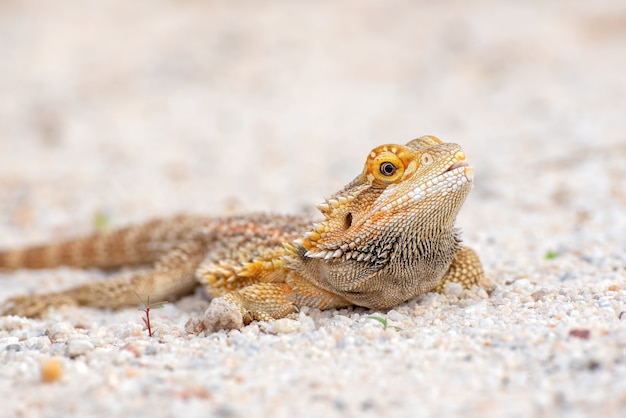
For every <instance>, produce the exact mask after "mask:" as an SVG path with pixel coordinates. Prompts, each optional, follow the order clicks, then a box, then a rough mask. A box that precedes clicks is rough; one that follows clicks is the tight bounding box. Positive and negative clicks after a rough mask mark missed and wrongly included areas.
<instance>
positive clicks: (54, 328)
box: [0, 0, 626, 417]
mask: <svg viewBox="0 0 626 418" xmlns="http://www.w3.org/2000/svg"><path fill="white" fill-rule="evenodd" d="M54 3H55V4H53V2H27V1H22V0H15V1H10V2H3V3H2V4H1V5H0V60H1V61H0V92H1V93H0V247H9V246H13V245H24V244H29V243H34V242H40V241H48V240H52V239H58V238H61V237H67V236H71V235H75V234H79V233H85V232H89V231H91V230H92V229H93V224H94V218H95V217H96V214H98V213H102V214H104V215H105V217H106V218H108V219H109V220H110V222H111V224H112V225H113V226H119V225H123V224H126V223H128V222H135V221H140V220H145V219H148V218H151V217H155V216H162V215H169V214H173V213H178V212H198V213H206V214H225V213H235V212H237V213H239V212H246V211H252V210H267V211H280V212H285V213H287V212H292V213H297V212H303V211H311V208H312V207H313V204H314V203H317V202H319V201H320V200H321V199H322V198H323V197H324V196H327V195H329V194H331V193H332V192H334V191H335V190H336V189H337V188H339V187H341V186H342V185H343V184H345V183H346V182H347V181H349V180H351V179H352V178H353V177H354V176H355V175H356V174H357V173H358V172H360V170H361V168H362V163H363V161H364V160H365V156H366V155H367V152H368V151H369V150H370V149H371V148H372V147H374V146H376V145H379V144H380V143H383V142H402V143H403V142H406V141H408V140H409V139H411V138H414V137H416V136H420V135H423V134H435V135H438V136H439V137H441V138H442V139H445V140H447V141H454V142H458V143H460V144H461V145H462V146H463V147H464V148H465V150H466V153H467V155H468V157H469V159H470V161H471V162H472V164H473V165H474V166H475V168H476V188H475V190H474V191H473V192H472V194H471V195H470V198H469V199H468V202H467V203H466V205H465V207H464V208H463V210H462V213H461V215H460V218H459V225H460V227H461V228H462V229H463V231H464V238H465V241H466V243H468V244H469V245H471V246H473V247H474V248H475V249H476V250H477V251H478V253H479V254H480V256H481V258H482V260H483V262H484V265H485V269H486V271H487V273H488V275H489V276H490V277H491V278H492V279H493V281H494V282H495V283H496V285H497V288H496V290H495V291H494V292H493V293H492V294H491V297H487V296H486V294H485V293H484V292H470V293H466V292H462V291H460V290H459V289H455V288H450V289H448V290H449V291H448V292H447V293H446V295H437V294H429V295H425V296H423V297H420V298H418V299H416V300H414V301H411V302H409V303H406V304H403V305H401V306H399V307H397V308H396V309H394V310H392V311H389V312H371V311H368V310H364V309H349V310H340V311H327V312H320V311H317V310H305V311H304V312H303V314H302V315H301V319H300V321H298V322H296V321H288V320H282V321H278V322H276V323H273V324H265V323H261V324H253V325H250V326H248V327H246V328H244V329H243V330H242V331H241V332H240V331H233V332H229V333H225V332H220V333H216V334H213V335H211V336H208V337H204V336H194V335H187V333H186V332H185V330H184V324H185V322H186V321H187V320H188V319H189V318H191V317H198V316H200V315H201V313H202V312H203V310H204V309H205V307H206V306H207V303H208V302H207V301H206V300H205V299H204V298H203V297H202V295H201V294H200V293H198V294H197V295H195V296H192V297H188V298H185V299H183V300H181V301H179V302H176V303H171V304H168V305H167V306H166V307H165V308H163V309H161V310H158V311H154V312H153V314H152V321H153V323H154V325H155V327H156V328H158V332H157V336H156V337H154V338H149V337H147V335H146V331H145V330H144V327H143V324H142V322H141V312H139V311H137V310H136V309H134V308H133V309H127V310H124V311H120V312H106V311H100V310H96V309H87V308H69V307H68V308H64V309H60V310H57V311H55V312H52V313H51V315H50V317H49V318H47V319H46V320H42V321H41V320H27V319H21V318H16V317H4V318H0V398H1V399H2V407H1V408H0V416H20V417H43V416H50V417H52V416H95V417H100V416H102V417H110V416H133V417H134V416H150V417H161V416H163V417H169V416H172V417H174V416H176V417H182V416H218V417H244V416H273V417H286V416H355V417H356V416H358V417H361V416H401V417H413V416H446V417H449V416H464V417H467V416H476V417H501V416H511V417H526V416H539V417H552V416H559V417H582V416H590V415H592V414H593V415H594V416H624V415H625V414H626V322H624V321H626V313H624V311H626V164H625V163H624V158H625V156H626V133H625V132H626V76H625V74H626V7H625V5H624V2H623V1H622V0H614V1H609V0H606V1H596V2H588V1H579V0H573V1H567V2H563V1H560V0H551V1H545V0H543V1H539V0H536V1H526V2H514V1H509V2H502V1H495V0H484V1H478V0H474V1H463V2H461V1H456V2H455V1H447V2H419V1H418V2H416V1H405V2H395V3H394V5H393V6H391V5H389V4H388V3H384V2H377V1H351V2H334V1H323V2H315V3H313V2H311V3H309V2H279V1H256V2H255V1H248V2H244V3H245V4H244V3H240V2H237V3H238V4H241V6H239V7H236V6H235V2H232V1H212V2H200V1H176V2H175V1H164V0H162V1H146V0H144V1H141V0H139V1H133V2H128V1H121V0H120V1H101V2H83V1H78V0H67V1H65V2H54ZM205 3H206V4H205ZM434 3H437V5H433V4H434ZM313 4H315V5H313ZM548 254H554V255H556V257H555V258H554V259H549V258H550V257H546V256H547V255H548ZM104 276H105V275H104V274H103V273H100V272H97V271H88V272H82V271H76V270H71V269H57V270H51V271H42V272H29V271H18V272H11V273H6V272H5V273H2V274H0V280H1V283H2V286H1V287H0V300H5V299H6V298H7V297H9V296H12V295H17V294H21V293H24V292H37V291H38V292H44V291H50V290H53V289H59V288H62V287H64V286H70V285H72V284H76V283H80V282H83V281H87V280H97V279H102V278H104ZM371 315H377V316H380V317H384V318H387V320H388V322H389V324H390V327H389V328H387V329H386V330H385V329H383V327H382V325H381V324H380V323H379V322H377V321H375V320H372V319H369V316H371ZM620 316H621V320H620ZM393 327H399V328H400V329H399V330H397V329H395V328H393ZM587 331H588V333H587ZM55 357H56V358H59V359H60V363H61V367H62V370H61V378H60V379H59V380H57V381H55V382H53V383H42V381H41V380H42V377H41V365H42V364H45V363H48V362H50V359H51V358H55Z"/></svg>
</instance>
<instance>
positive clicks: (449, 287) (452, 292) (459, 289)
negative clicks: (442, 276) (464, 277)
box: [443, 282, 463, 298]
mask: <svg viewBox="0 0 626 418" xmlns="http://www.w3.org/2000/svg"><path fill="white" fill-rule="evenodd" d="M443 293H444V295H446V296H456V297H458V298H460V297H461V296H463V286H461V285H460V284H459V283H453V282H450V283H446V284H445V285H444V286H443Z"/></svg>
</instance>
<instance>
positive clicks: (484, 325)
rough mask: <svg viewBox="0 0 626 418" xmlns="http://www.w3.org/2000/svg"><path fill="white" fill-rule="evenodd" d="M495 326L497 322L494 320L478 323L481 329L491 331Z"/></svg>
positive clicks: (486, 319) (484, 319) (483, 320)
mask: <svg viewBox="0 0 626 418" xmlns="http://www.w3.org/2000/svg"><path fill="white" fill-rule="evenodd" d="M494 324H495V322H494V321H493V319H491V318H483V319H481V320H480V322H479V323H478V326H479V327H481V328H482V329H490V328H491V327H493V325H494Z"/></svg>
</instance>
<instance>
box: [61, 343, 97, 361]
mask: <svg viewBox="0 0 626 418" xmlns="http://www.w3.org/2000/svg"><path fill="white" fill-rule="evenodd" d="M93 348H94V346H93V344H92V343H91V341H87V340H71V341H70V342H69V343H68V344H67V355H68V356H70V357H78V356H80V355H83V354H85V353H87V352H88V351H91V350H93Z"/></svg>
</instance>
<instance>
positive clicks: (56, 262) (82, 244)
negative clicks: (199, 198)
mask: <svg viewBox="0 0 626 418" xmlns="http://www.w3.org/2000/svg"><path fill="white" fill-rule="evenodd" d="M206 221H207V219H206V218H200V217H190V216H180V217H176V218H171V219H158V220H153V221H150V222H147V223H145V224H143V225H137V226H130V227H127V228H122V229H118V230H113V231H110V232H103V233H98V234H93V235H87V236H84V237H78V238H73V239H69V240H66V241H61V242H58V243H54V244H49V245H37V246H32V247H26V248H21V249H15V250H6V251H0V269H9V270H15V269H20V268H25V269H44V268H52V267H58V266H71V267H80V268H84V267H96V268H117V267H121V266H126V265H141V264H148V263H152V262H155V261H156V260H157V259H158V258H159V257H160V256H161V255H162V254H164V253H165V252H167V251H168V250H170V249H171V248H172V247H173V246H175V245H177V244H178V243H179V242H181V241H182V240H185V239H188V238H189V237H190V236H191V234H193V233H194V232H195V231H197V230H198V228H199V227H200V226H201V225H202V224H203V223H205V222H206Z"/></svg>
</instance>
